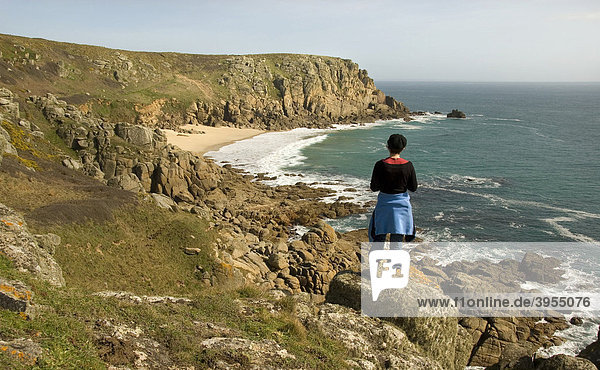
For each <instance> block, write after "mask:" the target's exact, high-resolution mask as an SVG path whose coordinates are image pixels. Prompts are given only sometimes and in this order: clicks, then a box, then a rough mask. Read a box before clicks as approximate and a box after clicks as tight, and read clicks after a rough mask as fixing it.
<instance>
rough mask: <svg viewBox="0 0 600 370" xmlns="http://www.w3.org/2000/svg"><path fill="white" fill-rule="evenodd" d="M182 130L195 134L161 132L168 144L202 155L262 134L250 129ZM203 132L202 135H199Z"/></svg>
mask: <svg viewBox="0 0 600 370" xmlns="http://www.w3.org/2000/svg"><path fill="white" fill-rule="evenodd" d="M181 128H182V129H184V130H191V131H194V132H197V133H193V134H187V133H180V132H175V131H173V130H163V131H164V133H165V134H166V135H167V140H168V142H169V144H173V145H175V146H178V147H179V148H181V149H183V150H188V151H190V152H193V153H197V154H204V153H206V152H210V151H212V150H218V149H219V148H220V147H222V146H224V145H227V144H231V143H234V142H236V141H239V140H243V139H248V138H250V137H252V136H256V135H259V134H262V133H264V132H265V131H263V130H256V129H251V128H233V127H211V126H194V125H186V126H182V127H181ZM201 132H204V133H201Z"/></svg>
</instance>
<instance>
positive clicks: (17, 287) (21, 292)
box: [0, 277, 33, 314]
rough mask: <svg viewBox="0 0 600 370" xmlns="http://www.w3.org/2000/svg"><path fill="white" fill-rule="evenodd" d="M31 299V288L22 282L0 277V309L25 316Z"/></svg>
mask: <svg viewBox="0 0 600 370" xmlns="http://www.w3.org/2000/svg"><path fill="white" fill-rule="evenodd" d="M32 298H33V292H32V291H31V288H29V287H28V286H26V285H25V284H23V283H22V282H20V281H16V280H6V279H3V278H1V277H0V308H2V309H5V310H9V311H13V312H19V313H24V314H26V313H27V312H28V311H29V308H30V307H31V299H32Z"/></svg>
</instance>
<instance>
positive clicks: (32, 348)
mask: <svg viewBox="0 0 600 370" xmlns="http://www.w3.org/2000/svg"><path fill="white" fill-rule="evenodd" d="M0 353H6V354H7V355H8V356H14V358H16V359H18V360H20V361H21V362H22V363H23V364H25V365H30V366H31V365H35V364H36V363H37V360H38V358H39V357H40V355H41V354H42V347H40V345H39V344H37V343H35V342H34V341H32V340H31V339H15V340H11V341H8V342H5V341H2V340H0Z"/></svg>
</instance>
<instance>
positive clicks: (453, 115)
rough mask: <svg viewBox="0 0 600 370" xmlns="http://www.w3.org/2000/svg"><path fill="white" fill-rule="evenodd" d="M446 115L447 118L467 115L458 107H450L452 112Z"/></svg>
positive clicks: (465, 116)
mask: <svg viewBox="0 0 600 370" xmlns="http://www.w3.org/2000/svg"><path fill="white" fill-rule="evenodd" d="M446 117H448V118H467V115H466V114H464V113H463V112H461V111H459V110H458V109H452V112H450V113H448V114H447V115H446Z"/></svg>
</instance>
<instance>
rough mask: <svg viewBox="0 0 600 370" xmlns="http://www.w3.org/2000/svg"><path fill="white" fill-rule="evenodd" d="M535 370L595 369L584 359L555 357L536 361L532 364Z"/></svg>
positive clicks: (565, 356) (563, 356) (564, 356)
mask: <svg viewBox="0 0 600 370" xmlns="http://www.w3.org/2000/svg"><path fill="white" fill-rule="evenodd" d="M534 365H535V370H557V369H564V370H595V369H597V367H596V366H595V365H594V364H593V363H592V362H591V361H589V360H587V359H585V358H577V357H573V356H567V355H555V356H552V357H550V358H547V359H538V360H536V361H535V362H534Z"/></svg>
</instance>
